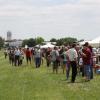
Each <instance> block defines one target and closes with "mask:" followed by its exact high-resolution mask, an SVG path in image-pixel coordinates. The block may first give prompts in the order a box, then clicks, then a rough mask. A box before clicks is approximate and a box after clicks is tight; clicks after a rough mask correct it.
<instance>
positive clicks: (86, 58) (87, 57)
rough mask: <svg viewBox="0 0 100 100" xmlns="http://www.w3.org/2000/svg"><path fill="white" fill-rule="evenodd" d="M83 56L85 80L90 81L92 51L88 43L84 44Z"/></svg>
mask: <svg viewBox="0 0 100 100" xmlns="http://www.w3.org/2000/svg"><path fill="white" fill-rule="evenodd" d="M82 58H83V65H84V76H85V81H89V80H90V78H91V68H90V67H91V51H90V49H89V47H88V43H85V44H84V45H83V50H82Z"/></svg>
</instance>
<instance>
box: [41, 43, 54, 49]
mask: <svg viewBox="0 0 100 100" xmlns="http://www.w3.org/2000/svg"><path fill="white" fill-rule="evenodd" d="M48 47H50V48H54V47H55V45H52V44H51V43H47V44H46V45H43V46H41V48H48Z"/></svg>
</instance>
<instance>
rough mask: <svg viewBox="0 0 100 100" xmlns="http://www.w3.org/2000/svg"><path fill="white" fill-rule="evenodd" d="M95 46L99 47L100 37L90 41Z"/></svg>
mask: <svg viewBox="0 0 100 100" xmlns="http://www.w3.org/2000/svg"><path fill="white" fill-rule="evenodd" d="M89 43H90V44H91V45H92V46H93V47H99V46H100V37H98V38H96V39H94V40H92V41H90V42H89Z"/></svg>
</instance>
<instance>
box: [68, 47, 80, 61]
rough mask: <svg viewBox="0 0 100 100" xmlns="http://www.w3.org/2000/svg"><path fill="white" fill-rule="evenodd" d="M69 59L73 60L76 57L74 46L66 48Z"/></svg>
mask: <svg viewBox="0 0 100 100" xmlns="http://www.w3.org/2000/svg"><path fill="white" fill-rule="evenodd" d="M68 56H69V61H75V60H76V59H77V57H78V54H77V51H76V50H75V48H71V49H69V50H68Z"/></svg>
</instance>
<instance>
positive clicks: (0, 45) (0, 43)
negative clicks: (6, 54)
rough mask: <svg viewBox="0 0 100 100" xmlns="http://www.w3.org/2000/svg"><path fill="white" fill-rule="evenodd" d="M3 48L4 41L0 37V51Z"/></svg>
mask: <svg viewBox="0 0 100 100" xmlns="http://www.w3.org/2000/svg"><path fill="white" fill-rule="evenodd" d="M3 46H4V39H3V38H2V37H0V49H1V48H2V47H3Z"/></svg>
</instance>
